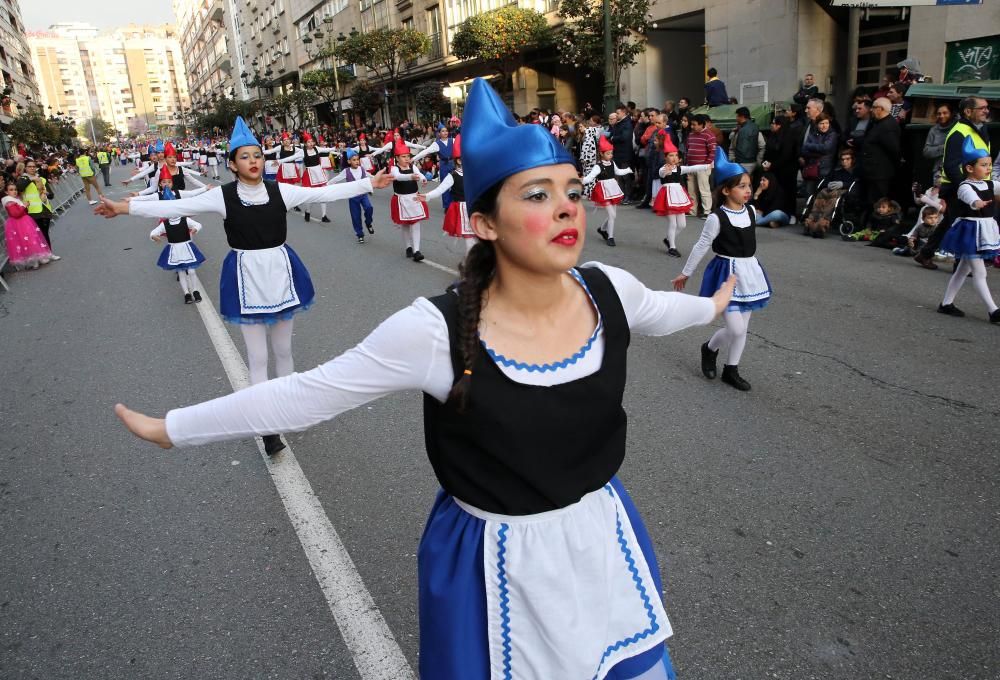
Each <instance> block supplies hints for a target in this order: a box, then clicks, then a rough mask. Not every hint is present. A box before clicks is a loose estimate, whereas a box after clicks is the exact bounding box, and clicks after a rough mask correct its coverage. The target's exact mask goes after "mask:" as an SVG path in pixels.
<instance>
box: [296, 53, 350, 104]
mask: <svg viewBox="0 0 1000 680" xmlns="http://www.w3.org/2000/svg"><path fill="white" fill-rule="evenodd" d="M325 53H327V51H326V50H324V54H325ZM329 54H330V56H333V55H332V51H331V52H330V53H329ZM336 74H337V76H336V77H334V70H333V69H332V68H322V69H316V70H315V71H309V72H308V73H304V74H302V78H301V79H300V81H299V82H301V83H302V87H304V88H305V89H307V90H311V91H312V92H315V93H316V95H317V96H318V97H319V98H320V99H322V100H323V101H324V102H326V103H327V104H328V105H329V107H330V111H331V112H335V111H336V110H337V102H338V101H339V100H340V97H341V93H342V92H343V91H344V89H343V88H344V86H345V85H347V84H348V83H350V82H351V81H353V80H354V75H353V74H352V73H351V72H350V71H346V70H344V69H342V68H341V69H338V70H337V71H336ZM338 86H339V88H340V89H339V90H338Z"/></svg>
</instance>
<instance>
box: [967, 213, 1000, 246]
mask: <svg viewBox="0 0 1000 680" xmlns="http://www.w3.org/2000/svg"><path fill="white" fill-rule="evenodd" d="M965 219H969V220H972V221H973V222H975V223H976V226H977V229H976V250H996V249H997V248H1000V227H998V225H997V221H996V220H995V219H993V218H992V217H967V218H965Z"/></svg>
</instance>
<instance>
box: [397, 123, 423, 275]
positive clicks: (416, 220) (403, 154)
mask: <svg viewBox="0 0 1000 680" xmlns="http://www.w3.org/2000/svg"><path fill="white" fill-rule="evenodd" d="M393 155H394V156H395V163H394V164H393V165H392V166H391V167H390V168H389V172H390V174H391V175H392V179H393V182H392V201H391V202H390V204H389V210H390V213H391V217H392V221H393V222H394V223H395V224H396V225H398V226H399V228H400V230H401V231H402V233H403V245H404V246H405V248H406V251H405V254H406V257H408V258H411V259H412V260H413V261H414V262H420V261H421V260H423V259H424V254H423V253H421V252H420V224H421V223H422V222H423V221H424V220H426V219H427V218H428V217H429V216H430V214H429V213H428V212H427V202H426V201H421V200H420V198H419V196H418V193H419V190H418V182H419V183H421V184H423V183H426V182H427V180H425V179H424V176H423V175H421V174H420V173H419V172H417V171H416V169H415V168H413V167H412V165H411V160H410V159H411V155H410V147H409V145H407V143H406V142H404V141H403V140H402V139H398V140H396V142H395V144H394V146H393Z"/></svg>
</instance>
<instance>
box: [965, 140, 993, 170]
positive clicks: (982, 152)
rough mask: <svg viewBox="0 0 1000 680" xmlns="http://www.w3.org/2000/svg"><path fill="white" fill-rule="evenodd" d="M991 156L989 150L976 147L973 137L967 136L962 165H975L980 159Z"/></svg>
mask: <svg viewBox="0 0 1000 680" xmlns="http://www.w3.org/2000/svg"><path fill="white" fill-rule="evenodd" d="M989 155H990V152H989V150H988V149H981V148H979V147H977V146H976V143H975V141H973V139H972V135H966V137H965V141H964V142H962V164H963V165H964V164H967V163H975V162H976V161H978V160H979V159H980V158H985V157H987V156H989Z"/></svg>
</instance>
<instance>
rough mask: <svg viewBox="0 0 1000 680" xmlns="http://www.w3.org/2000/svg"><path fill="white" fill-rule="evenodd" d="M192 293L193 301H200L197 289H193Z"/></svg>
mask: <svg viewBox="0 0 1000 680" xmlns="http://www.w3.org/2000/svg"><path fill="white" fill-rule="evenodd" d="M192 295H194V301H195V302H201V293H199V292H198V291H195V292H194V293H192Z"/></svg>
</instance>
